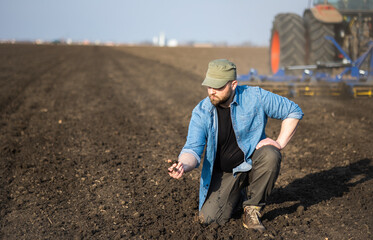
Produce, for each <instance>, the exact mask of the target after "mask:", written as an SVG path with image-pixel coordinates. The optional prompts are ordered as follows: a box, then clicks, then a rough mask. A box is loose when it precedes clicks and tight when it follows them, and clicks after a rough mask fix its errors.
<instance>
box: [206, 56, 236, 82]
mask: <svg viewBox="0 0 373 240" xmlns="http://www.w3.org/2000/svg"><path fill="white" fill-rule="evenodd" d="M236 78H237V73H236V65H235V64H234V63H232V62H230V61H228V60H227V59H216V60H213V61H211V62H209V66H208V69H207V73H206V78H205V80H204V81H203V83H202V86H207V87H211V88H221V87H223V86H224V85H225V84H227V82H229V81H232V80H236Z"/></svg>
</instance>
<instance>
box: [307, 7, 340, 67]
mask: <svg viewBox="0 0 373 240" xmlns="http://www.w3.org/2000/svg"><path fill="white" fill-rule="evenodd" d="M303 19H304V26H305V29H306V63H307V64H316V63H317V62H323V63H325V62H333V61H334V60H335V56H336V48H335V46H334V44H333V43H332V42H331V41H329V40H327V39H326V38H325V36H331V37H333V38H335V33H334V25H333V24H328V23H322V22H320V21H318V20H317V19H316V18H315V17H314V16H313V14H312V12H311V11H306V12H305V13H304V16H303Z"/></svg>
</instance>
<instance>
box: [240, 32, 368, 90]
mask: <svg viewBox="0 0 373 240" xmlns="http://www.w3.org/2000/svg"><path fill="white" fill-rule="evenodd" d="M325 38H326V39H327V40H329V41H331V42H333V44H334V45H335V47H336V48H337V49H338V50H339V52H340V53H341V54H342V55H343V57H344V60H343V61H342V62H340V63H333V62H331V63H320V62H317V63H316V64H315V65H297V66H285V67H281V68H279V69H278V71H277V72H276V73H275V74H273V75H271V76H267V75H260V74H258V72H257V71H256V70H255V69H252V70H250V72H249V73H248V74H246V75H239V76H238V78H237V79H238V81H239V84H241V85H251V86H260V87H262V88H264V89H266V90H268V91H271V92H274V93H277V94H279V95H283V96H288V97H296V96H345V95H350V96H353V97H372V96H373V42H372V41H371V42H370V43H369V47H368V49H367V51H366V52H364V53H363V54H362V55H361V56H360V57H359V58H357V59H356V60H354V61H353V60H352V59H351V58H350V57H349V56H348V55H347V53H346V52H345V51H344V50H343V49H342V48H341V47H340V45H339V44H338V43H337V42H336V41H335V40H334V39H333V38H332V37H325ZM339 69H342V70H341V71H340V72H339V73H338V74H335V75H334V76H332V75H331V72H333V71H334V72H335V71H336V70H339ZM299 71H302V74H296V73H299Z"/></svg>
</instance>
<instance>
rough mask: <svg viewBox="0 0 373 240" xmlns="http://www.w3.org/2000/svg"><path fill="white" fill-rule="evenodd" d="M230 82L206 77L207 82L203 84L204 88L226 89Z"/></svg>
mask: <svg viewBox="0 0 373 240" xmlns="http://www.w3.org/2000/svg"><path fill="white" fill-rule="evenodd" d="M229 81H230V80H226V79H216V78H208V77H206V78H205V80H204V81H203V82H202V86H206V87H211V88H221V87H224V85H225V84H227V82H229Z"/></svg>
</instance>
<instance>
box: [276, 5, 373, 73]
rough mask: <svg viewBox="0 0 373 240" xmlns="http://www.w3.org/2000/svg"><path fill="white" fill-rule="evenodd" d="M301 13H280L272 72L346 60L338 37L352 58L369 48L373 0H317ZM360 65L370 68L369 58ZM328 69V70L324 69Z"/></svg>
mask: <svg viewBox="0 0 373 240" xmlns="http://www.w3.org/2000/svg"><path fill="white" fill-rule="evenodd" d="M310 6H312V7H309V8H308V9H306V10H305V11H304V13H303V16H302V17H301V16H299V15H297V14H293V13H281V14H278V15H276V17H275V19H274V21H273V26H272V31H271V40H270V50H269V52H270V57H269V59H270V71H271V72H272V73H273V74H275V73H276V72H278V71H279V69H280V68H282V67H285V66H293V65H315V64H319V65H320V63H321V65H322V63H331V62H341V63H342V62H345V61H346V58H345V56H344V55H343V54H341V51H338V49H337V48H336V44H334V43H333V42H332V41H330V40H328V39H327V36H328V37H331V38H333V39H335V41H336V42H337V43H338V45H340V46H341V48H342V49H343V51H344V52H345V53H347V55H348V56H350V58H351V59H352V60H356V59H357V58H358V57H359V56H360V55H361V54H362V53H364V52H365V51H366V50H367V49H368V43H369V41H371V40H372V39H373V0H329V1H325V0H315V1H311V2H310ZM366 62H367V63H366V64H363V65H362V67H361V68H360V69H361V71H364V70H365V71H369V69H364V65H365V68H369V63H368V62H369V60H367V61H366ZM324 71H326V72H328V70H324Z"/></svg>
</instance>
